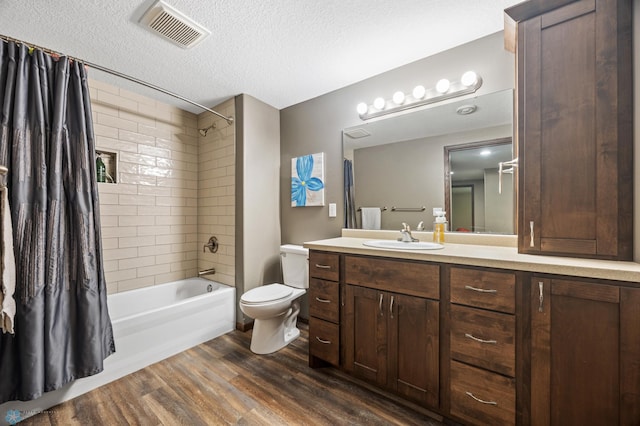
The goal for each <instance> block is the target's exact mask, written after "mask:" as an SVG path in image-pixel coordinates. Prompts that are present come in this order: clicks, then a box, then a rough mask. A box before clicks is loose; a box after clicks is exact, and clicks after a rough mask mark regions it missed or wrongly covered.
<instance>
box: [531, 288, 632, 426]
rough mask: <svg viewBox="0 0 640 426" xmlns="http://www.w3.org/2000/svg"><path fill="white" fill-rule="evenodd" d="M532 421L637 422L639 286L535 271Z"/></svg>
mask: <svg viewBox="0 0 640 426" xmlns="http://www.w3.org/2000/svg"><path fill="white" fill-rule="evenodd" d="M530 300H531V306H530V308H531V333H532V339H531V345H532V346H531V424H532V425H551V426H553V425H562V426H570V425H587V424H589V425H638V424H640V359H638V355H640V324H639V321H640V289H638V288H629V287H622V286H619V285H616V284H614V283H607V282H603V281H599V282H589V281H583V280H578V279H571V278H568V277H561V278H548V277H544V276H534V277H533V278H532V280H531V286H530Z"/></svg>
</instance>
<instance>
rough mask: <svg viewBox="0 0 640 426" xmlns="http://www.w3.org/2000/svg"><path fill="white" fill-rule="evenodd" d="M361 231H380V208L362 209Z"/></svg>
mask: <svg viewBox="0 0 640 426" xmlns="http://www.w3.org/2000/svg"><path fill="white" fill-rule="evenodd" d="M361 210H362V229H380V216H381V210H380V207H362V209H361Z"/></svg>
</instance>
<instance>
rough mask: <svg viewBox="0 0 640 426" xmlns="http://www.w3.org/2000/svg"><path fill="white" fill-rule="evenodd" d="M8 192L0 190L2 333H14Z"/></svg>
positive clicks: (11, 243)
mask: <svg viewBox="0 0 640 426" xmlns="http://www.w3.org/2000/svg"><path fill="white" fill-rule="evenodd" d="M8 193H9V191H7V188H2V189H0V272H1V274H2V275H0V283H1V284H2V291H0V305H1V308H2V309H1V310H0V329H2V332H3V333H11V334H13V333H14V330H13V319H14V317H15V315H16V301H15V300H14V299H13V293H14V292H15V290H16V262H15V257H14V253H13V229H12V225H11V211H10V210H9V194H8Z"/></svg>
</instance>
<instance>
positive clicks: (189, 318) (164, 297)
mask: <svg viewBox="0 0 640 426" xmlns="http://www.w3.org/2000/svg"><path fill="white" fill-rule="evenodd" d="M208 286H210V288H211V292H208V291H207V287H208ZM107 304H108V306H109V315H110V316H111V323H112V324H113V335H114V338H115V342H116V353H115V354H113V355H111V356H110V357H109V358H107V359H106V360H105V363H104V371H103V372H101V373H99V374H96V375H94V376H91V377H87V378H84V379H80V380H76V381H74V382H72V383H70V384H68V385H66V386H64V387H63V388H61V389H58V390H56V391H53V392H47V393H45V394H44V395H43V396H42V397H40V398H38V399H36V400H33V401H25V402H19V401H10V402H6V403H4V404H2V405H0V414H1V416H0V424H6V423H5V419H4V414H3V413H6V412H7V411H8V410H19V411H20V412H21V413H22V418H26V417H30V416H31V415H33V414H37V413H38V412H40V411H43V410H46V409H48V408H50V407H53V406H54V405H57V404H59V403H61V402H64V401H67V400H69V399H72V398H75V397H76V396H78V395H82V394H83V393H86V392H89V391H91V390H93V389H95V388H97V387H99V386H102V385H104V384H106V383H109V382H111V381H114V380H116V379H119V378H120V377H123V376H125V375H127V374H130V373H132V372H134V371H137V370H139V369H141V368H144V367H146V366H148V365H150V364H153V363H155V362H158V361H161V360H163V359H165V358H168V357H170V356H172V355H175V354H177V353H179V352H182V351H184V350H186V349H189V348H191V347H193V346H196V345H198V344H200V343H203V342H206V341H207V340H211V339H213V338H215V337H218V336H220V335H222V334H225V333H228V332H229V331H231V330H233V329H234V328H235V318H236V314H235V305H236V303H235V288H233V287H229V286H226V285H224V284H219V283H216V282H213V281H209V280H206V279H204V278H188V279H185V280H181V281H176V282H172V283H167V284H160V285H157V286H153V287H146V288H142V289H138V290H131V291H127V292H123V293H117V294H113V295H110V296H108V297H107Z"/></svg>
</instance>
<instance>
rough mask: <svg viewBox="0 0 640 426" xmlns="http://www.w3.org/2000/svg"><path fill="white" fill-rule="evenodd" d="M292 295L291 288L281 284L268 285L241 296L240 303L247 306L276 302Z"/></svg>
mask: <svg viewBox="0 0 640 426" xmlns="http://www.w3.org/2000/svg"><path fill="white" fill-rule="evenodd" d="M292 293H293V288H291V287H288V286H286V285H283V284H268V285H263V286H260V287H256V288H253V289H251V290H249V291H247V292H246V293H244V294H243V295H242V297H241V298H240V301H241V302H242V303H245V304H247V305H259V304H262V303H268V302H276V301H278V300H282V299H286V298H287V297H289V296H291V294H292Z"/></svg>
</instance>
